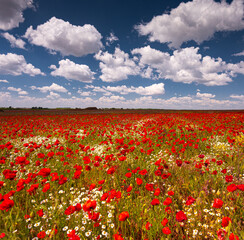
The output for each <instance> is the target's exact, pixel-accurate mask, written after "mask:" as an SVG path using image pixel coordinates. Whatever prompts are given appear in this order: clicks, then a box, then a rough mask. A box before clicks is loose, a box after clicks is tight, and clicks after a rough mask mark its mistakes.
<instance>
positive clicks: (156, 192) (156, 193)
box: [153, 188, 161, 196]
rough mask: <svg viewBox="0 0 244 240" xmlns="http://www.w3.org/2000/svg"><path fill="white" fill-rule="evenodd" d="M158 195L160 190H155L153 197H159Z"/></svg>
mask: <svg viewBox="0 0 244 240" xmlns="http://www.w3.org/2000/svg"><path fill="white" fill-rule="evenodd" d="M160 193H161V191H160V189H159V188H156V189H155V191H154V194H153V195H154V196H159V194H160Z"/></svg>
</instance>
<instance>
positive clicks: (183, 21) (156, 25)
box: [136, 0, 244, 48]
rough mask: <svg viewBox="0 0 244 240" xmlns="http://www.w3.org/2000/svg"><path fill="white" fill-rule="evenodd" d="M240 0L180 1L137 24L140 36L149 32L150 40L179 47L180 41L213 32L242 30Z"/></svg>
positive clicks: (206, 36)
mask: <svg viewBox="0 0 244 240" xmlns="http://www.w3.org/2000/svg"><path fill="white" fill-rule="evenodd" d="M243 14H244V6H243V0H233V1H232V3H231V4H228V3H226V1H221V2H215V1H214V0H193V1H189V2H186V3H181V4H180V5H179V6H178V7H177V8H175V9H172V10H171V11H170V13H169V14H168V13H164V14H162V15H159V16H155V17H153V19H152V20H151V21H150V22H149V23H146V24H140V25H138V26H136V29H137V30H138V32H139V34H140V35H149V41H151V42H153V41H159V42H161V43H169V46H170V47H175V48H178V47H180V46H181V44H182V43H183V42H187V41H190V40H194V41H195V42H197V43H198V44H200V43H201V42H203V41H205V40H209V39H210V38H211V37H213V35H214V33H215V32H221V31H237V30H242V29H244V20H243Z"/></svg>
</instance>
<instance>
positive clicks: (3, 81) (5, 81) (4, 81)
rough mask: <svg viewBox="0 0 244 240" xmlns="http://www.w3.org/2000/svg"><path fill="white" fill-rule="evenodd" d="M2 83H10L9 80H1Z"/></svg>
mask: <svg viewBox="0 0 244 240" xmlns="http://www.w3.org/2000/svg"><path fill="white" fill-rule="evenodd" d="M0 83H9V82H8V81H7V80H5V79H4V80H0Z"/></svg>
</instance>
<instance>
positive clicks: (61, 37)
mask: <svg viewBox="0 0 244 240" xmlns="http://www.w3.org/2000/svg"><path fill="white" fill-rule="evenodd" d="M24 37H26V38H27V39H28V41H29V42H30V43H32V44H35V45H37V46H42V47H45V48H47V49H48V50H50V51H55V52H56V51H57V52H60V53H61V54H62V55H64V56H68V55H73V56H76V57H81V56H85V55H87V54H90V53H96V52H98V51H99V49H100V48H101V47H102V46H103V45H102V42H101V38H102V36H101V34H100V33H99V32H98V31H97V29H96V28H95V27H94V26H93V25H90V24H85V25H84V26H75V25H72V24H70V23H69V22H65V21H63V20H62V19H57V18H56V17H52V18H51V19H50V20H49V21H47V22H46V23H44V24H42V25H39V26H37V28H36V30H34V29H33V27H32V26H30V27H29V28H28V29H27V31H26V33H25V35H24Z"/></svg>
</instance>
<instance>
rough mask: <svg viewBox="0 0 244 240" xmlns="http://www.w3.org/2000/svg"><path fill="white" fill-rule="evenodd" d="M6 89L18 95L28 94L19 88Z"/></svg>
mask: <svg viewBox="0 0 244 240" xmlns="http://www.w3.org/2000/svg"><path fill="white" fill-rule="evenodd" d="M7 89H8V90H9V91H14V92H17V93H18V94H19V95H27V94H28V92H26V91H24V90H22V89H21V88H15V87H8V88H7Z"/></svg>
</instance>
